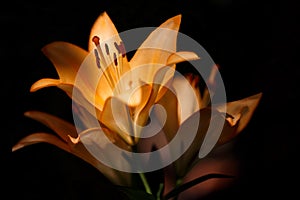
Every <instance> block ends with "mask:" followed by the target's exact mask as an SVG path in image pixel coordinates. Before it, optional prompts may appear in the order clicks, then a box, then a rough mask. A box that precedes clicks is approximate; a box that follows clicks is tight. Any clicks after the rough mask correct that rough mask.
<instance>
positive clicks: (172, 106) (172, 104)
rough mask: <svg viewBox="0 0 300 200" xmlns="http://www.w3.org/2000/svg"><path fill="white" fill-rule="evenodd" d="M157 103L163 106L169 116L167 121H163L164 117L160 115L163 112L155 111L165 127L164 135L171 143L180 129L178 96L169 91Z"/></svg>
mask: <svg viewBox="0 0 300 200" xmlns="http://www.w3.org/2000/svg"><path fill="white" fill-rule="evenodd" d="M157 103H158V104H160V105H161V106H163V108H164V109H165V110H164V111H165V112H166V114H167V116H166V119H162V118H161V117H162V116H164V115H163V114H161V113H160V112H162V110H160V109H155V113H156V116H157V118H158V120H159V121H160V123H161V125H162V127H163V130H164V133H165V135H166V137H167V139H168V141H171V140H172V138H173V137H174V135H175V134H176V132H177V130H178V128H179V118H178V112H177V109H176V108H177V107H178V101H177V98H176V95H175V94H174V93H173V92H172V91H171V90H169V89H167V91H166V93H165V94H164V96H163V97H162V98H161V99H160V100H159V101H158V102H157Z"/></svg>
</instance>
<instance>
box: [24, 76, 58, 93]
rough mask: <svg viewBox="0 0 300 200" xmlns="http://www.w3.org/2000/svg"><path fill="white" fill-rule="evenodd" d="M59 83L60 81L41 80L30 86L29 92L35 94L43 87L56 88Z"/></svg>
mask: <svg viewBox="0 0 300 200" xmlns="http://www.w3.org/2000/svg"><path fill="white" fill-rule="evenodd" d="M60 83H61V81H60V79H52V78H43V79H40V80H38V81H36V82H35V83H34V84H32V85H31V87H30V92H35V91H37V90H39V89H42V88H45V87H51V86H58V85H59V84H60Z"/></svg>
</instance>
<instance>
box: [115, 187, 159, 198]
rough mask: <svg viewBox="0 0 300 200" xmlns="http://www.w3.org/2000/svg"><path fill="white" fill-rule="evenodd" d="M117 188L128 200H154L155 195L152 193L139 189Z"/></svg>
mask: <svg viewBox="0 0 300 200" xmlns="http://www.w3.org/2000/svg"><path fill="white" fill-rule="evenodd" d="M117 189H118V190H120V191H121V192H122V193H123V194H125V195H126V197H128V199H130V200H140V199H143V200H155V197H154V196H153V195H152V194H148V193H147V192H145V191H143V190H139V189H134V188H129V187H122V186H117Z"/></svg>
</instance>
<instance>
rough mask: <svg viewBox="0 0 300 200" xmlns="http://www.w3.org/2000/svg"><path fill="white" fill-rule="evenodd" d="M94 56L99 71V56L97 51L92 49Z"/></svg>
mask: <svg viewBox="0 0 300 200" xmlns="http://www.w3.org/2000/svg"><path fill="white" fill-rule="evenodd" d="M94 54H95V57H96V64H97V67H98V68H99V69H100V68H101V65H100V58H99V55H98V51H97V50H96V49H94Z"/></svg>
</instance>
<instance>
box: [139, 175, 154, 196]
mask: <svg viewBox="0 0 300 200" xmlns="http://www.w3.org/2000/svg"><path fill="white" fill-rule="evenodd" d="M139 175H140V178H141V180H142V182H143V184H144V187H145V190H146V192H147V193H148V194H152V192H151V188H150V186H149V184H148V181H147V179H146V176H145V174H143V173H139Z"/></svg>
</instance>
